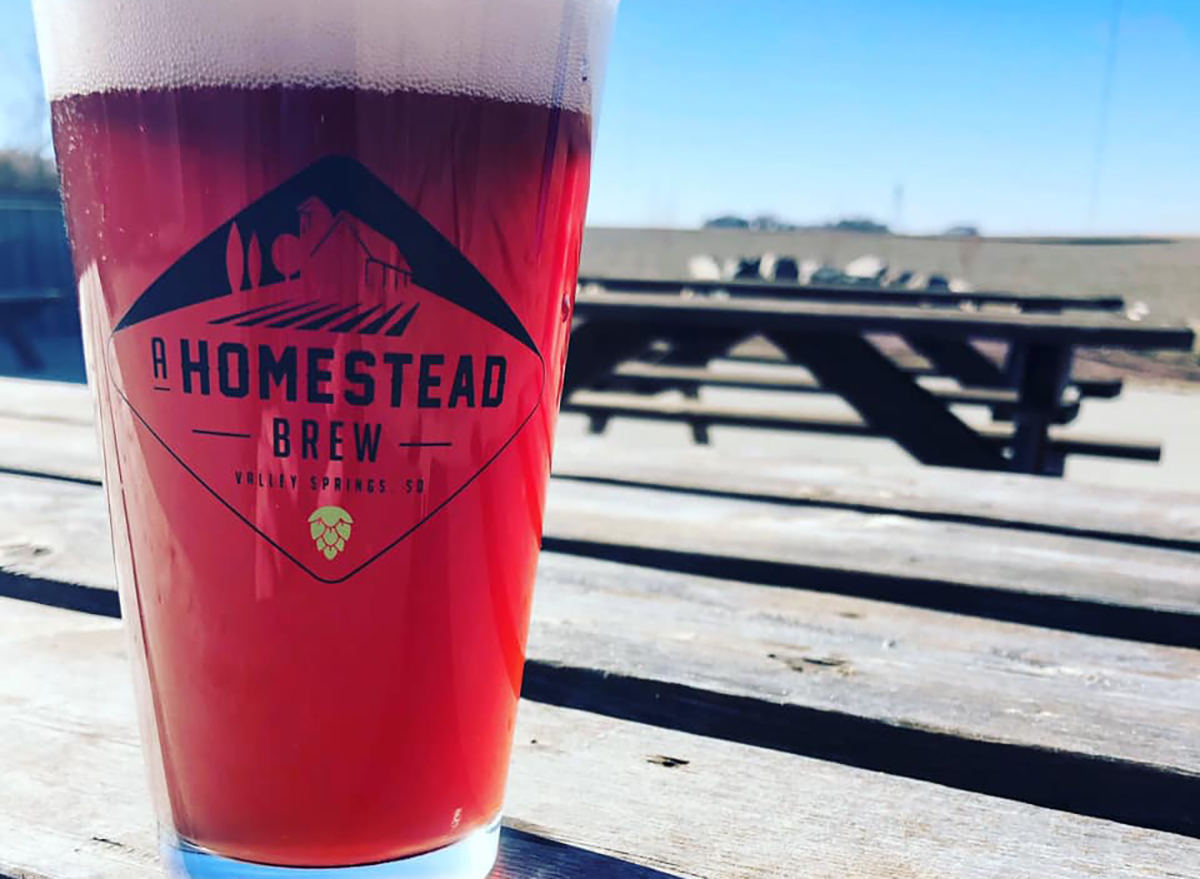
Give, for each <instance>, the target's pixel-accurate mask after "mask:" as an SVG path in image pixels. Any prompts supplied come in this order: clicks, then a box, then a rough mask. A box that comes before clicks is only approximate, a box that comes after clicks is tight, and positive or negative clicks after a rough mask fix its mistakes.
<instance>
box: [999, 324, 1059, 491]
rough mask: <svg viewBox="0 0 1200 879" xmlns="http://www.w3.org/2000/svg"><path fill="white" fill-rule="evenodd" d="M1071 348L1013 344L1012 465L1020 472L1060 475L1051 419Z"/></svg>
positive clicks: (1057, 403)
mask: <svg viewBox="0 0 1200 879" xmlns="http://www.w3.org/2000/svg"><path fill="white" fill-rule="evenodd" d="M1071 359H1072V350H1071V347H1070V346H1063V345H1024V346H1020V347H1019V348H1018V347H1016V346H1014V351H1013V355H1012V363H1011V365H1012V368H1013V371H1014V373H1015V374H1016V376H1017V379H1018V381H1017V392H1018V398H1019V402H1018V403H1017V406H1016V411H1015V413H1014V418H1013V420H1014V422H1015V425H1016V434H1015V435H1014V437H1013V449H1012V469H1013V470H1016V471H1018V472H1020V473H1036V474H1041V475H1043V476H1061V475H1062V473H1063V466H1064V461H1063V456H1062V455H1060V454H1056V453H1055V452H1054V451H1053V449H1052V448H1051V446H1050V425H1051V424H1053V423H1054V421H1055V413H1056V412H1057V411H1058V408H1059V405H1060V402H1061V400H1062V395H1063V391H1064V389H1065V388H1066V386H1067V381H1068V377H1069V376H1070V374H1071Z"/></svg>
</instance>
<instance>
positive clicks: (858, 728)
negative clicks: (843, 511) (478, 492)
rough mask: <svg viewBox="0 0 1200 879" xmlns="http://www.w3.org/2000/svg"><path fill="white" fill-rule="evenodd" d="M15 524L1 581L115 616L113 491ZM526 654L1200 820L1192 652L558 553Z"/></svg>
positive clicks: (63, 487) (607, 701)
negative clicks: (108, 504)
mask: <svg viewBox="0 0 1200 879" xmlns="http://www.w3.org/2000/svg"><path fill="white" fill-rule="evenodd" d="M0 521H4V522H7V523H10V525H9V527H8V530H7V533H3V534H0V568H2V569H3V570H5V571H8V572H10V573H9V576H8V577H7V578H5V579H2V580H0V591H3V592H5V593H6V594H8V595H16V596H19V597H27V598H30V599H33V600H40V601H44V602H47V603H52V604H55V603H56V604H60V605H64V606H68V607H83V608H87V609H91V610H93V611H99V612H104V613H108V614H113V615H115V613H116V600H115V594H114V593H113V592H112V591H111V590H112V589H113V576H114V575H113V569H112V564H111V559H110V553H109V548H108V532H107V525H106V522H105V511H104V504H103V500H102V496H101V492H100V489H98V488H96V487H94V486H82V485H74V484H70V483H61V482H57V481H53V480H43V479H33V478H26V477H13V476H7V477H5V476H0ZM71 584H82V585H83V586H85V587H90V588H85V589H82V590H81V589H79V588H78V587H77V586H76V587H74V588H73V587H72V586H71ZM529 651H530V652H529V655H530V658H531V660H532V662H533V666H532V672H531V674H530V677H529V678H528V679H527V686H526V694H527V695H529V696H530V697H531V698H534V699H536V700H540V701H547V702H552V703H555V704H566V705H571V704H573V700H577V699H578V698H581V696H580V694H581V693H587V698H588V699H589V702H588V707H590V708H592V710H595V711H599V712H602V713H609V714H614V715H616V716H619V717H624V718H633V719H644V720H653V721H655V722H660V723H666V724H667V725H672V724H675V725H678V724H680V723H682V722H683V720H682V716H681V715H680V714H674V713H672V712H674V711H676V710H677V709H678V710H679V711H686V710H689V709H695V710H696V711H698V712H699V713H697V714H696V716H695V717H694V718H692V719H691V720H690V721H688V722H689V723H690V724H691V725H692V726H691V728H692V731H701V732H708V733H710V734H712V735H718V736H740V737H741V738H742V739H743V740H749V741H756V742H758V743H759V744H763V745H765V746H769V747H771V748H773V749H775V750H783V751H787V752H791V753H801V754H806V755H810V756H820V757H824V758H828V759H835V760H838V761H840V762H843V763H847V764H849V765H855V766H863V767H868V768H886V769H887V771H890V772H892V773H894V774H900V775H907V776H909V777H916V778H925V779H932V780H936V781H938V782H940V783H943V784H946V785H951V786H958V787H964V788H966V789H970V790H982V791H984V792H991V793H996V794H1003V795H1004V796H1008V797H1011V798H1015V799H1020V800H1023V801H1029V802H1035V803H1039V804H1042V805H1050V806H1056V807H1060V808H1064V809H1068V810H1075V811H1080V810H1082V811H1084V812H1085V813H1086V814H1092V815H1101V816H1106V817H1117V818H1120V819H1121V820H1124V821H1127V822H1132V823H1139V824H1143V825H1147V826H1151V827H1158V828H1170V829H1174V830H1178V831H1180V832H1185V831H1186V832H1197V833H1200V823H1196V822H1193V823H1195V826H1192V825H1191V824H1189V823H1188V822H1189V821H1191V820H1193V819H1192V818H1189V817H1188V810H1187V809H1186V808H1185V807H1181V806H1180V800H1181V798H1186V797H1188V796H1190V795H1194V796H1200V714H1198V713H1197V712H1195V711H1194V710H1193V709H1192V707H1191V706H1194V705H1196V704H1200V654H1197V653H1196V652H1195V651H1190V650H1183V649H1177V648H1166V647H1159V646H1155V645H1147V644H1138V643H1133V642H1121V641H1111V640H1106V639H1099V638H1093V637H1087V636H1082V635H1075V634H1068V633H1061V632H1053V631H1048V630H1043V629H1038V628H1030V627H1026V626H1018V625H1011V624H1005V623H998V622H993V621H989V620H969V619H966V618H962V617H957V616H952V615H948V614H943V613H938V612H934V611H928V610H922V609H916V608H905V607H900V606H895V605H888V604H884V603H881V602H874V601H865V600H861V599H855V598H847V597H842V596H831V595H823V594H821V593H814V592H808V591H804V590H788V589H776V588H771V587H762V586H754V585H750V584H745V583H738V582H731V581H721V580H715V579H711V578H702V577H697V576H691V575H681V574H674V573H669V572H662V571H654V570H648V569H644V568H634V567H629V566H625V565H620V564H615V563H610V562H600V561H595V560H592V559H586V558H579V557H574V556H564V555H560V554H556V553H546V554H544V555H543V558H542V565H541V568H540V572H539V586H538V592H537V598H536V603H535V609H534V616H533V628H532V634H531V641H530V647H529ZM598 675H607V677H604V678H603V679H602V680H598V679H597V676H598ZM660 713H661V716H660ZM663 717H665V719H663ZM948 736H952V737H955V739H959V740H962V741H949V740H947V738H946V737H948ZM971 743H976V745H972V744H971ZM1010 746H1013V747H1010ZM1014 748H1015V749H1014ZM1023 749H1032V750H1028V751H1027V750H1023ZM1055 753H1057V754H1058V756H1055ZM1119 761H1126V763H1128V764H1139V765H1136V766H1135V765H1119ZM1154 767H1158V769H1154ZM1035 770H1036V771H1035ZM1164 772H1165V773H1182V774H1190V775H1191V776H1192V779H1191V780H1190V781H1188V780H1187V779H1183V778H1172V777H1167V776H1166V775H1164V774H1163V773H1164ZM1135 789H1136V790H1142V791H1146V792H1149V793H1151V794H1153V796H1134V795H1133V792H1134V791H1135ZM1189 791H1190V792H1191V793H1190V794H1189V793H1188V792H1189ZM1193 818H1194V816H1193ZM1189 828H1190V829H1189Z"/></svg>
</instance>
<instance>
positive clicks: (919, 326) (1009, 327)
mask: <svg viewBox="0 0 1200 879" xmlns="http://www.w3.org/2000/svg"><path fill="white" fill-rule="evenodd" d="M575 314H576V315H577V316H578V317H581V318H586V319H589V320H597V321H604V322H606V323H629V324H653V325H659V326H670V325H674V326H678V327H720V328H723V329H744V330H747V331H750V332H759V331H762V330H764V329H767V328H770V329H774V330H814V331H829V332H842V333H856V334H857V333H900V334H902V335H903V334H906V333H914V332H919V333H922V334H924V335H928V336H931V337H938V338H954V339H964V338H979V339H1000V340H1004V341H1020V342H1030V343H1039V342H1041V343H1046V344H1053V345H1065V346H1071V345H1084V346H1115V347H1121V348H1130V349H1134V350H1143V349H1146V350H1148V349H1154V348H1171V349H1176V350H1181V351H1186V350H1188V349H1190V348H1191V346H1192V343H1193V341H1194V339H1195V336H1194V334H1193V332H1192V331H1191V330H1190V329H1188V328H1187V327H1186V326H1182V325H1179V324H1172V323H1165V322H1160V321H1143V322H1137V321H1133V320H1130V319H1129V318H1127V317H1125V316H1124V315H1117V314H1103V313H1080V314H1069V315H1068V314H1032V313H1029V314H1005V313H995V312H988V311H975V312H969V311H958V310H954V309H947V308H923V307H920V306H913V305H858V304H846V303H841V302H803V301H793V300H779V299H753V298H746V299H719V298H706V297H697V298H693V299H684V298H683V297H680V296H672V295H666V294H657V293H646V294H643V293H592V292H587V291H584V292H581V293H580V294H579V296H578V297H577V299H576V301H575Z"/></svg>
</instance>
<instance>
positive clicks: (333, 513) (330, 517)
mask: <svg viewBox="0 0 1200 879" xmlns="http://www.w3.org/2000/svg"><path fill="white" fill-rule="evenodd" d="M353 524H354V519H352V518H351V517H350V514H349V513H347V512H346V511H345V510H343V509H342V508H341V507H321V508H320V509H317V510H314V511H313V514H312V515H311V516H309V517H308V528H309V533H311V534H312V539H313V542H314V543H316V545H317V552H319V553H321V555H323V556H325V558H326V559H327V560H329V561H333V560H334V559H335V558H337V556H338V553H340V552H341V551H342V550H343V549H345V548H346V541H347V540H349V539H350V526H351V525H353Z"/></svg>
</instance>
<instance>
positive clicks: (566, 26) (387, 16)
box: [34, 0, 617, 112]
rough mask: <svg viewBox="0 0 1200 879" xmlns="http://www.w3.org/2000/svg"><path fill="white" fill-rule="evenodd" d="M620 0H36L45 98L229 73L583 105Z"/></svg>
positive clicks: (221, 80) (220, 81) (243, 79)
mask: <svg viewBox="0 0 1200 879" xmlns="http://www.w3.org/2000/svg"><path fill="white" fill-rule="evenodd" d="M616 6H617V0H504V2H497V0H403V2H400V0H322V2H304V3H297V2H295V0H205V2H203V3H198V2H195V0H161V2H152V3H151V2H133V3H130V2H124V3H120V2H109V0H103V2H97V0H35V3H34V7H35V14H36V17H37V26H38V38H39V45H40V48H41V54H42V71H43V75H44V77H45V80H46V93H47V95H48V96H49V97H50V99H51V100H55V99H59V98H64V97H69V96H71V95H86V94H93V93H97V92H106V91H117V90H146V89H164V88H180V87H187V86H217V85H232V86H246V87H259V86H268V85H294V86H312V87H325V88H330V87H354V88H364V89H371V90H376V91H401V90H405V91H421V92H431V93H436V94H456V95H473V96H478V97H486V98H492V99H496V100H505V101H514V102H521V103H529V104H541V105H546V106H555V107H563V108H566V109H570V110H576V111H581V112H589V111H590V110H591V107H592V88H593V83H595V82H598V81H601V79H602V77H601V76H600V75H599V74H600V71H598V70H597V69H596V67H597V65H598V64H599V63H600V61H601V60H602V59H603V58H604V57H605V54H606V52H605V49H606V47H605V46H604V45H602V41H604V40H607V38H608V33H609V31H610V24H611V19H612V16H613V15H614V13H615V12H616Z"/></svg>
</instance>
